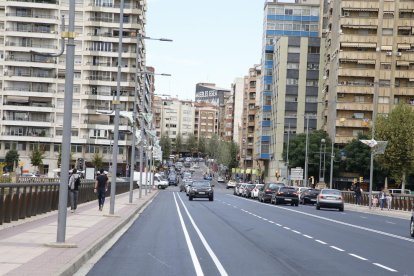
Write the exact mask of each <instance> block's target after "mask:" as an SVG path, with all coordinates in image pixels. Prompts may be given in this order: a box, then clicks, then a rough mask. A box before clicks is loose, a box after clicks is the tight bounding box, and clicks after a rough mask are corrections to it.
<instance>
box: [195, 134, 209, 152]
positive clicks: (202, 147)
mask: <svg viewBox="0 0 414 276" xmlns="http://www.w3.org/2000/svg"><path fill="white" fill-rule="evenodd" d="M197 148H198V151H199V152H201V153H202V154H203V155H207V140H206V138H204V137H202V136H201V137H199V138H198V146H197Z"/></svg>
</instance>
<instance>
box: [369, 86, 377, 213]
mask: <svg viewBox="0 0 414 276" xmlns="http://www.w3.org/2000/svg"><path fill="white" fill-rule="evenodd" d="M374 84H375V89H374V99H373V101H374V104H373V106H372V133H371V137H372V140H374V136H375V119H376V117H377V103H378V82H375V83H374ZM373 182H374V147H372V148H371V160H370V166H369V195H368V196H369V198H368V204H369V209H370V210H371V206H372V186H373V185H372V184H373Z"/></svg>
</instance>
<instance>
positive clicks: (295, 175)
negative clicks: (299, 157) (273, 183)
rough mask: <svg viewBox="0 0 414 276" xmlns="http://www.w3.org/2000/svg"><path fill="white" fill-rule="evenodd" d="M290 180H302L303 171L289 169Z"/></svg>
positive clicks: (300, 169)
mask: <svg viewBox="0 0 414 276" xmlns="http://www.w3.org/2000/svg"><path fill="white" fill-rule="evenodd" d="M290 176H291V180H303V169H302V168H292V169H290Z"/></svg>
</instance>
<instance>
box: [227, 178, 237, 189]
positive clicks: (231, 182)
mask: <svg viewBox="0 0 414 276" xmlns="http://www.w3.org/2000/svg"><path fill="white" fill-rule="evenodd" d="M236 184H237V182H236V180H229V181H228V182H227V185H226V188H227V189H229V188H234V187H236Z"/></svg>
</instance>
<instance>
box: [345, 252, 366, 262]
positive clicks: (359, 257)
mask: <svg viewBox="0 0 414 276" xmlns="http://www.w3.org/2000/svg"><path fill="white" fill-rule="evenodd" d="M348 255H350V256H352V257H355V258H357V259H360V260H363V261H368V259H365V258H364V257H361V256H359V255H356V254H352V253H348Z"/></svg>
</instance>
